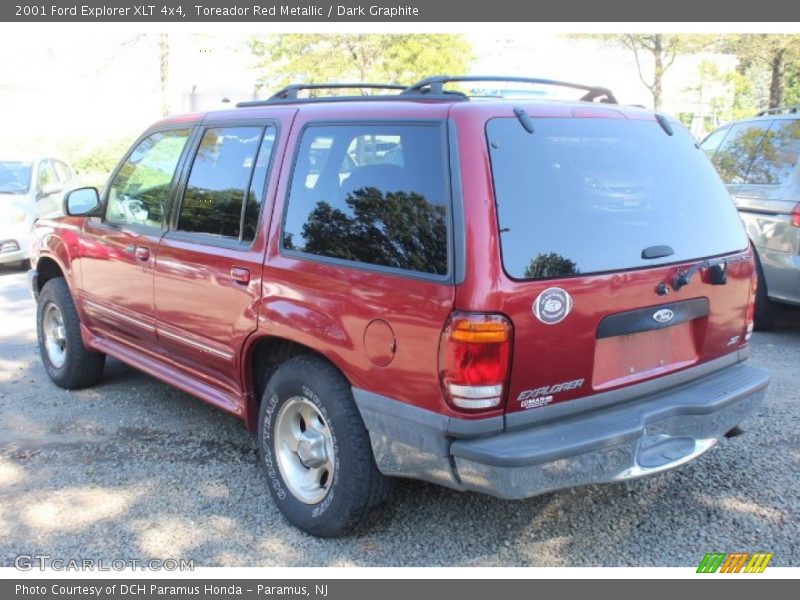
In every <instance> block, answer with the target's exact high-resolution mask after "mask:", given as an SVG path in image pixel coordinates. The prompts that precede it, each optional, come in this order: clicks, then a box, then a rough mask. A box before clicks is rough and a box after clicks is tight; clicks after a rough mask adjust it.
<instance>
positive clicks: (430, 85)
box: [402, 75, 617, 104]
mask: <svg viewBox="0 0 800 600" xmlns="http://www.w3.org/2000/svg"><path fill="white" fill-rule="evenodd" d="M469 81H502V82H509V83H532V84H538V85H549V86H553V87H563V88H570V89H574V90H583V91H585V92H586V94H584V95H583V96H582V97H581V98H580V99H581V100H582V101H584V102H593V101H595V100H599V101H600V102H604V103H607V104H617V99H616V97H615V96H614V93H613V92H612V91H611V90H610V89H608V88H604V87H600V86H595V85H584V84H580V83H570V82H568V81H557V80H555V79H540V78H536V77H515V76H511V77H503V76H497V75H487V76H478V75H454V76H451V75H437V76H435V77H428V78H427V79H423V80H422V81H418V82H417V83H415V84H414V85H412V86H409V87H408V88H406V89H405V90H404V91H403V92H402V94H429V95H431V96H445V95H448V94H452V93H453V92H447V91H445V89H444V85H445V84H446V83H463V82H469Z"/></svg>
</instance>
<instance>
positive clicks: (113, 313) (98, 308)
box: [83, 298, 156, 333]
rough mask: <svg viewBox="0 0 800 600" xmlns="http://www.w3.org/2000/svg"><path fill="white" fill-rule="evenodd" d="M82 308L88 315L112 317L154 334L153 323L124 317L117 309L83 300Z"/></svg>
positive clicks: (127, 316)
mask: <svg viewBox="0 0 800 600" xmlns="http://www.w3.org/2000/svg"><path fill="white" fill-rule="evenodd" d="M83 306H84V308H86V309H87V310H88V311H89V312H90V313H91V312H97V313H100V314H101V315H105V316H109V317H112V318H115V319H119V320H120V321H125V322H126V323H128V324H130V325H134V326H136V327H139V328H140V329H144V330H145V331H148V332H150V333H155V332H156V326H155V324H154V323H148V322H147V321H142V320H141V319H137V318H136V317H131V316H130V315H126V314H125V313H123V312H122V311H120V310H119V309H116V310H114V309H111V308H108V307H107V306H103V305H102V304H98V303H97V302H95V301H93V300H87V299H85V298H84V300H83Z"/></svg>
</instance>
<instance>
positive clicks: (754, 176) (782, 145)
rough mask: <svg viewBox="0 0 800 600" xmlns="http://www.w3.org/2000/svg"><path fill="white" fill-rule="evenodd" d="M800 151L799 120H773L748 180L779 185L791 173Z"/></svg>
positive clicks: (762, 141) (755, 182)
mask: <svg viewBox="0 0 800 600" xmlns="http://www.w3.org/2000/svg"><path fill="white" fill-rule="evenodd" d="M799 153H800V120H794V119H793V120H788V119H776V120H775V121H773V122H772V125H771V126H770V128H769V130H767V132H766V133H765V134H764V138H763V139H762V140H761V144H760V146H759V148H758V152H757V154H756V157H755V159H754V160H753V163H752V164H751V165H750V170H749V171H748V173H747V183H753V184H761V185H779V184H781V183H783V182H784V181H785V180H786V178H787V177H789V175H791V173H792V171H793V170H794V167H795V165H796V164H797V157H798V154H799Z"/></svg>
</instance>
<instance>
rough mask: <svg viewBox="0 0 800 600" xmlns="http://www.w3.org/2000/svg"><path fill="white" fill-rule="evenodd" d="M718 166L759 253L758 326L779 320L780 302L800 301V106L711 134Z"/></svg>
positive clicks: (710, 151)
mask: <svg viewBox="0 0 800 600" xmlns="http://www.w3.org/2000/svg"><path fill="white" fill-rule="evenodd" d="M701 147H702V148H703V150H704V151H705V152H706V154H707V155H708V156H709V158H710V159H711V161H712V162H713V163H714V166H716V167H717V170H718V171H719V173H720V175H721V176H722V179H723V181H724V182H725V184H726V185H727V187H728V190H729V191H730V193H731V196H732V197H733V201H734V203H735V204H736V207H737V208H738V209H739V214H740V215H741V217H742V220H743V221H744V224H745V227H746V229H747V234H748V235H749V236H750V239H751V240H752V242H753V245H754V246H755V248H756V251H757V257H758V263H759V264H758V266H759V286H758V296H757V298H756V315H755V326H756V329H762V330H763V329H769V328H771V327H772V326H773V325H774V324H775V318H776V316H777V313H778V311H779V306H780V304H797V305H800V165H798V155H800V108H799V107H783V108H775V109H769V110H765V111H762V112H761V113H759V114H758V116H756V117H753V118H752V119H746V120H743V121H737V122H735V123H729V124H727V125H725V126H723V127H720V128H719V129H717V130H716V131H714V132H712V133H711V134H709V135H708V137H707V138H706V139H705V140H704V141H703V143H702V144H701Z"/></svg>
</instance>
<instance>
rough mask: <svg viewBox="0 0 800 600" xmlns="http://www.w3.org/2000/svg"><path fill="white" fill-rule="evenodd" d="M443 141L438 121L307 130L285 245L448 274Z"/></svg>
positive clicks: (290, 203)
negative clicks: (430, 123)
mask: <svg viewBox="0 0 800 600" xmlns="http://www.w3.org/2000/svg"><path fill="white" fill-rule="evenodd" d="M443 144H444V142H443V131H442V128H441V126H439V125H438V124H437V125H401V124H387V125H373V124H362V125H331V126H314V127H308V128H307V129H306V130H305V132H304V133H303V137H302V140H301V143H300V148H299V150H298V153H297V158H296V162H295V168H294V173H293V176H292V182H291V188H290V192H289V198H288V205H287V208H286V213H285V218H284V225H283V248H284V249H286V250H290V251H292V250H293V251H297V252H303V253H307V254H313V255H317V256H324V257H329V258H339V259H344V260H349V261H355V262H359V263H365V264H370V265H377V266H382V267H391V268H397V269H404V270H409V271H415V272H419V273H427V274H433V275H445V274H447V272H448V262H447V248H448V244H447V180H446V172H445V162H444V160H445V158H444V156H445V153H444V145H443Z"/></svg>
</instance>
